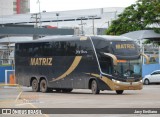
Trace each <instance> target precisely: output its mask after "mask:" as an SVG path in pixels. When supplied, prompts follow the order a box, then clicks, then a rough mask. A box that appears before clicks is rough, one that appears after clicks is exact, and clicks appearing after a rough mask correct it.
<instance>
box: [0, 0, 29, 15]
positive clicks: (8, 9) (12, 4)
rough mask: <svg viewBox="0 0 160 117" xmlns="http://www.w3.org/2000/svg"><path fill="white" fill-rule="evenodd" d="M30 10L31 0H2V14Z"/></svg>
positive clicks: (0, 7) (0, 11) (0, 5)
mask: <svg viewBox="0 0 160 117" xmlns="http://www.w3.org/2000/svg"><path fill="white" fill-rule="evenodd" d="M29 12H30V0H0V16H5V15H13V14H25V13H29Z"/></svg>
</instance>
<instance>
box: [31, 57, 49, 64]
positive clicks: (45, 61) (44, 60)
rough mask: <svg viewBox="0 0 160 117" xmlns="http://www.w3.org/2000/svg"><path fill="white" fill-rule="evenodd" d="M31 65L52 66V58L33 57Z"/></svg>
mask: <svg viewBox="0 0 160 117" xmlns="http://www.w3.org/2000/svg"><path fill="white" fill-rule="evenodd" d="M30 65H32V66H46V65H49V66H52V58H31V59H30Z"/></svg>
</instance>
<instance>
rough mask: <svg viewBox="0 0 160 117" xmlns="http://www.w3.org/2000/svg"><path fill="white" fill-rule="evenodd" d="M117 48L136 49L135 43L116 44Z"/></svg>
mask: <svg viewBox="0 0 160 117" xmlns="http://www.w3.org/2000/svg"><path fill="white" fill-rule="evenodd" d="M115 46H116V49H135V46H134V44H116V45H115Z"/></svg>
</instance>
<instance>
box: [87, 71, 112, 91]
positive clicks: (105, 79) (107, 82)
mask: <svg viewBox="0 0 160 117" xmlns="http://www.w3.org/2000/svg"><path fill="white" fill-rule="evenodd" d="M86 74H88V75H91V76H94V77H97V78H99V79H100V80H102V81H103V82H105V83H106V84H107V85H108V86H109V87H110V88H111V89H112V90H114V83H113V82H112V80H110V79H109V78H107V77H105V76H102V78H100V75H98V74H94V73H86Z"/></svg>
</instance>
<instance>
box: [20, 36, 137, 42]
mask: <svg viewBox="0 0 160 117" xmlns="http://www.w3.org/2000/svg"><path fill="white" fill-rule="evenodd" d="M81 37H87V38H89V37H91V38H92V39H97V38H98V39H101V40H108V41H134V40H133V39H130V38H127V37H124V36H111V35H96V36H74V35H67V36H46V37H43V38H40V39H37V40H32V41H26V42H18V43H34V42H48V41H53V40H54V41H66V40H67V41H74V40H80V38H81Z"/></svg>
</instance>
